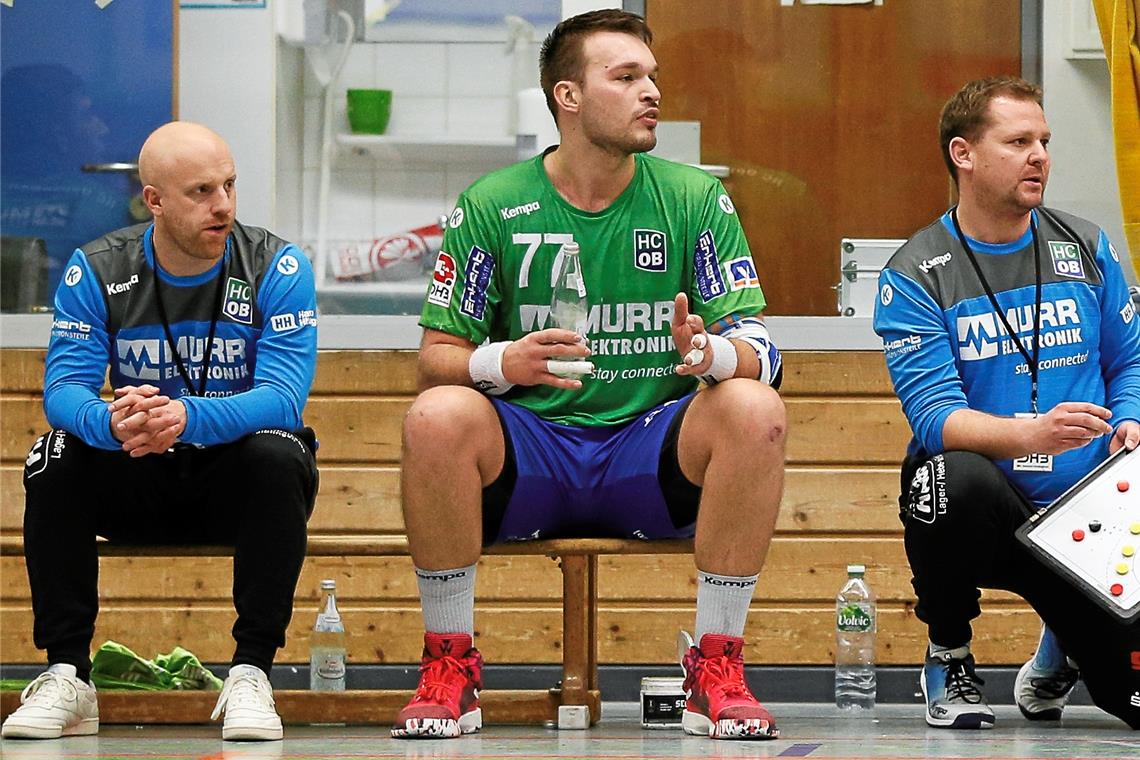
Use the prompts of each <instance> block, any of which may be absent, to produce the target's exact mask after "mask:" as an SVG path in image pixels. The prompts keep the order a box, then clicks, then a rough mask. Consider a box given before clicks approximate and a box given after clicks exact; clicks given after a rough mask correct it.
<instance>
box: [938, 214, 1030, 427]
mask: <svg viewBox="0 0 1140 760" xmlns="http://www.w3.org/2000/svg"><path fill="white" fill-rule="evenodd" d="M950 219H951V220H952V221H953V222H954V231H955V232H956V233H958V242H960V243H961V244H962V247H963V248H964V249H966V258H968V259H969V260H970V264H971V265H973V267H974V273H975V274H977V275H978V280H980V281H981V283H982V287H983V288H984V289H985V291H986V296H988V297H989V299H990V305H992V306H993V308H994V311H995V312H997V315H998V319H1000V320H1001V323H1002V326H1003V327H1005V331H1006V333H1007V334H1008V335H1009V337H1010V339H1011V340H1012V341H1013V344H1014V345H1015V346H1017V350H1018V351H1020V352H1021V355H1022V356H1023V357H1025V361H1026V363H1027V364H1028V365H1029V379H1030V382H1031V386H1030V391H1029V405H1030V407H1031V409H1032V411H1033V414H1034V415H1036V414H1037V370H1038V367H1039V366H1040V364H1039V362H1038V357H1039V356H1040V355H1041V250H1040V244H1039V243H1038V242H1037V222H1036V221H1034V219H1033V217H1032V216H1031V217H1030V218H1029V229H1030V231H1031V232H1032V233H1033V269H1034V273H1035V278H1036V280H1035V281H1036V289H1035V293H1034V305H1033V356H1032V357H1031V356H1030V355H1029V352H1028V351H1027V350H1026V349H1025V344H1024V343H1022V342H1021V339H1020V338H1019V337H1017V331H1016V330H1014V329H1013V327H1012V325H1010V323H1009V320H1008V319H1007V318H1006V316H1005V312H1004V311H1002V308H1001V306H1000V305H999V304H998V300H997V296H995V295H994V291H993V288H991V287H990V283H989V281H988V280H986V277H985V275H984V274H982V268H981V267H980V266H979V265H978V261H977V259H976V258H975V256H974V251H973V250H972V249H971V248H970V244H969V243H967V242H966V235H965V234H964V233H963V232H962V225H961V224H959V223H958V207H957V206H955V207H954V208H952V209H951V210H950Z"/></svg>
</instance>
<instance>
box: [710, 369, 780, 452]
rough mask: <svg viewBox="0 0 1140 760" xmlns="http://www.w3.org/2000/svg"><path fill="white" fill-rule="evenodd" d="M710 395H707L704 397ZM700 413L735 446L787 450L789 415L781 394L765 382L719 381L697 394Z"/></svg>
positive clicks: (742, 379) (738, 379)
mask: <svg viewBox="0 0 1140 760" xmlns="http://www.w3.org/2000/svg"><path fill="white" fill-rule="evenodd" d="M702 397H707V398H702ZM697 400H702V401H704V402H707V403H702V404H701V407H700V408H699V412H700V413H701V415H702V416H703V417H705V418H706V421H711V422H713V426H712V429H713V430H714V431H719V432H718V433H717V435H718V437H720V436H723V437H727V438H728V439H729V440H728V441H727V442H728V443H730V444H731V445H733V446H734V447H742V448H770V447H776V448H779V449H780V450H783V447H784V442H785V440H786V439H787V434H788V414H787V410H786V409H785V407H784V402H783V400H782V399H781V398H780V396H779V394H777V393H776V391H774V390H772V388H771V387H770V386H768V385H765V384H764V383H758V382H756V381H755V380H748V379H744V378H736V379H732V380H726V381H725V382H723V383H718V384H716V385H714V386H713V387H711V388H709V389H708V390H706V391H704V392H703V393H700V394H698V395H697V399H694V401H693V403H694V404H696V402H697Z"/></svg>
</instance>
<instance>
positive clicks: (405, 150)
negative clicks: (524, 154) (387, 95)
mask: <svg viewBox="0 0 1140 760" xmlns="http://www.w3.org/2000/svg"><path fill="white" fill-rule="evenodd" d="M336 141H337V144H338V145H340V146H341V147H343V148H348V149H350V150H353V151H359V152H361V153H369V154H371V155H372V156H373V157H374V158H376V159H378V160H382V161H393V162H400V163H415V164H476V165H481V166H506V165H507V164H510V163H514V162H515V161H517V160H518V148H516V146H515V138H514V137H459V136H450V135H421V136H416V135H358V134H349V133H343V132H342V133H340V134H338V135H337V136H336Z"/></svg>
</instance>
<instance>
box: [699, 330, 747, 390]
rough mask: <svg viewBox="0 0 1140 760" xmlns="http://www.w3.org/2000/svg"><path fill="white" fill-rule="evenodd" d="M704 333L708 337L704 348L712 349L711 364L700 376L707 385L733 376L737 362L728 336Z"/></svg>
mask: <svg viewBox="0 0 1140 760" xmlns="http://www.w3.org/2000/svg"><path fill="white" fill-rule="evenodd" d="M705 335H706V336H707V337H708V339H709V343H708V348H707V349H706V350H708V351H712V366H710V367H709V371H708V372H707V373H705V374H704V375H702V376H701V380H704V381H705V382H706V383H708V384H709V385H714V384H716V383H719V382H720V381H722V380H727V379H729V378H730V377H735V376H736V362H737V357H736V346H734V345H732V341H730V340H729V339H728V338H722V337H721V336H719V335H717V334H715V333H705ZM694 337H697V336H694ZM698 350H699V349H698ZM702 358H703V357H702Z"/></svg>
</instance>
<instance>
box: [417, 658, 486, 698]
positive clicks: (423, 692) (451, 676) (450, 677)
mask: <svg viewBox="0 0 1140 760" xmlns="http://www.w3.org/2000/svg"><path fill="white" fill-rule="evenodd" d="M465 659H466V658H465ZM469 680H476V678H475V677H474V674H473V673H472V671H471V668H470V667H468V665H467V664H466V663H464V662H461V661H460V660H458V659H456V658H454V657H452V656H451V655H444V656H442V657H425V658H424V659H423V661H422V662H421V664H420V683H419V686H417V687H416V696H415V697H414V698H413V700H412V701H418V702H432V703H435V704H447V703H448V702H451V701H454V700H455V699H456V692H458V691H460V690H462V689H463V687H464V686H466V685H467V681H469Z"/></svg>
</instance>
